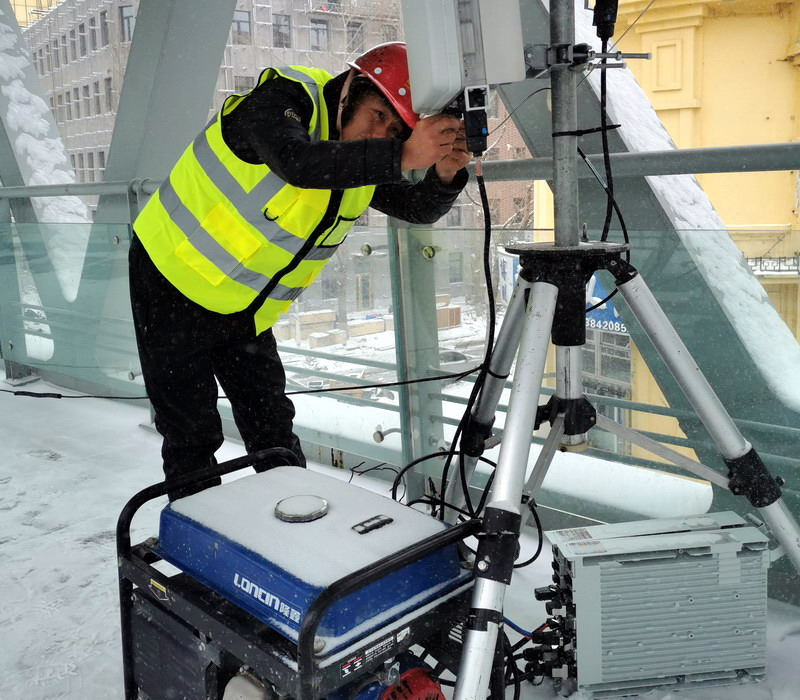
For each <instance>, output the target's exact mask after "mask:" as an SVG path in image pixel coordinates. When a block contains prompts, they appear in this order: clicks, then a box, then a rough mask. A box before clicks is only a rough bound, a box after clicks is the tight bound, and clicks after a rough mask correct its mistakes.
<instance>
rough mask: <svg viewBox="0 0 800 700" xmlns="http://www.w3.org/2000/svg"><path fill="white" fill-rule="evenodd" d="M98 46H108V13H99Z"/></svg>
mask: <svg viewBox="0 0 800 700" xmlns="http://www.w3.org/2000/svg"><path fill="white" fill-rule="evenodd" d="M100 46H108V13H107V12H106V11H105V10H103V11H102V12H101V13H100Z"/></svg>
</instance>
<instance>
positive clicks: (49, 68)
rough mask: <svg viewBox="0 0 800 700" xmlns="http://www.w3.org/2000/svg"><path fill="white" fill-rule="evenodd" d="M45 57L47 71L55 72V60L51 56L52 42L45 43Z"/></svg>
mask: <svg viewBox="0 0 800 700" xmlns="http://www.w3.org/2000/svg"><path fill="white" fill-rule="evenodd" d="M44 59H45V62H46V64H47V72H48V73H52V72H53V61H52V59H51V58H50V44H45V47H44Z"/></svg>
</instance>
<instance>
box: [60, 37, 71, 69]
mask: <svg viewBox="0 0 800 700" xmlns="http://www.w3.org/2000/svg"><path fill="white" fill-rule="evenodd" d="M61 62H62V63H63V64H64V65H65V66H66V65H67V64H68V63H69V54H68V53H67V35H66V34H62V35H61Z"/></svg>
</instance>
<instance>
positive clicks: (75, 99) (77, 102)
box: [72, 88, 81, 119]
mask: <svg viewBox="0 0 800 700" xmlns="http://www.w3.org/2000/svg"><path fill="white" fill-rule="evenodd" d="M72 106H73V108H74V109H75V119H80V118H81V91H80V90H79V89H78V88H72Z"/></svg>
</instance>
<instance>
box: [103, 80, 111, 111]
mask: <svg viewBox="0 0 800 700" xmlns="http://www.w3.org/2000/svg"><path fill="white" fill-rule="evenodd" d="M103 82H104V83H105V85H104V87H105V89H106V112H113V111H114V101H113V99H112V97H111V94H112V88H111V78H104V79H103Z"/></svg>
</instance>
